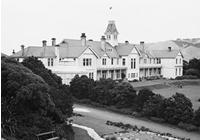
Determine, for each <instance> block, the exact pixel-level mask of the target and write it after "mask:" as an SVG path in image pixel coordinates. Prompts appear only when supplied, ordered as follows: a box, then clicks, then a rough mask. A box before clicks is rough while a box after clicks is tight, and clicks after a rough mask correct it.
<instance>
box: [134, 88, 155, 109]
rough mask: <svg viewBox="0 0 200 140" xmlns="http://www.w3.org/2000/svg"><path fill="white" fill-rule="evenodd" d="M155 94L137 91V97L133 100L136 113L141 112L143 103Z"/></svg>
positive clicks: (147, 91) (148, 91) (145, 90)
mask: <svg viewBox="0 0 200 140" xmlns="http://www.w3.org/2000/svg"><path fill="white" fill-rule="evenodd" d="M154 95H155V94H154V93H153V92H152V91H150V90H148V89H142V90H140V91H139V93H138V95H137V96H136V98H135V106H136V110H137V111H139V112H140V111H142V109H143V106H144V103H145V102H146V101H147V100H149V98H150V97H152V96H154Z"/></svg>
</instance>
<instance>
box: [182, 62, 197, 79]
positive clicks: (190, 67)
mask: <svg viewBox="0 0 200 140" xmlns="http://www.w3.org/2000/svg"><path fill="white" fill-rule="evenodd" d="M183 74H184V75H193V76H197V77H198V78H200V59H196V58H194V59H191V60H190V61H189V63H188V62H187V61H183Z"/></svg>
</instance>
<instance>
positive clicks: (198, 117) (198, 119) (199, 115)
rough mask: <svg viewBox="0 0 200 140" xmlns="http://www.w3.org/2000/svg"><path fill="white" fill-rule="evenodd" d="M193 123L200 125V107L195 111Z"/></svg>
mask: <svg viewBox="0 0 200 140" xmlns="http://www.w3.org/2000/svg"><path fill="white" fill-rule="evenodd" d="M193 124H194V125H196V126H200V107H199V108H198V109H197V110H196V111H195V112H194V120H193Z"/></svg>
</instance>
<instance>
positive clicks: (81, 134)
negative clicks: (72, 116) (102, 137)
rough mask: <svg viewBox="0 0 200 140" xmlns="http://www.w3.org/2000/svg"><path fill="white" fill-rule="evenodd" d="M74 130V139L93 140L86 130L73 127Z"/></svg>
mask: <svg viewBox="0 0 200 140" xmlns="http://www.w3.org/2000/svg"><path fill="white" fill-rule="evenodd" d="M73 130H74V133H75V135H74V139H75V140H93V139H92V138H91V137H90V136H89V135H88V133H87V131H86V130H83V129H80V128H78V127H73Z"/></svg>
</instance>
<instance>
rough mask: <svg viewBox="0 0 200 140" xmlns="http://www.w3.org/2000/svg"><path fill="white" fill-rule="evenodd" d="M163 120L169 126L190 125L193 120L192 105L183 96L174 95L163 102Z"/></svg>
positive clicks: (179, 94)
mask: <svg viewBox="0 0 200 140" xmlns="http://www.w3.org/2000/svg"><path fill="white" fill-rule="evenodd" d="M163 117H164V119H165V120H166V121H167V122H169V123H171V124H178V123H179V122H183V123H190V122H191V120H192V118H193V109H192V103H191V101H190V99H189V98H187V97H186V96H185V95H184V94H181V93H176V94H175V95H173V96H172V97H170V98H167V99H165V100H164V113H163Z"/></svg>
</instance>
